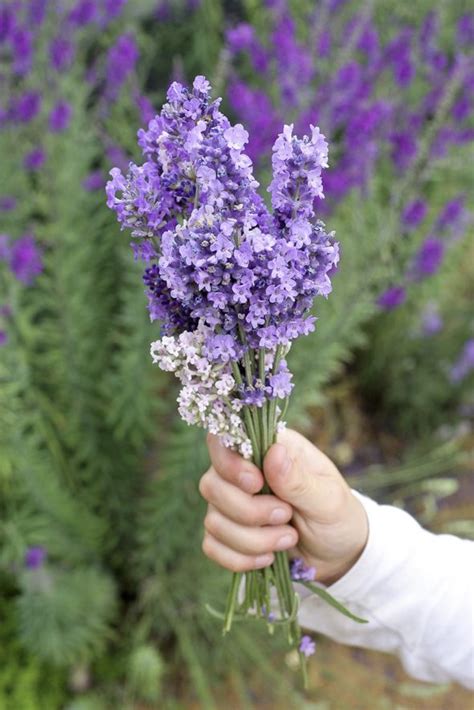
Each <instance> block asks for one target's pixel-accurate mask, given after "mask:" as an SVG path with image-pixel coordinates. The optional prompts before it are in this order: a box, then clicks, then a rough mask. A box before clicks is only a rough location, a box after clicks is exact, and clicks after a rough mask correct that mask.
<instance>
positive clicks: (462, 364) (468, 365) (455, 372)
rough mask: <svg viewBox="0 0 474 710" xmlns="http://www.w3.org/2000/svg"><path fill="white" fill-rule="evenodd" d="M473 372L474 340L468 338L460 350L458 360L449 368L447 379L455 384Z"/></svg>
mask: <svg viewBox="0 0 474 710" xmlns="http://www.w3.org/2000/svg"><path fill="white" fill-rule="evenodd" d="M473 370H474V338H470V339H469V340H468V341H467V342H466V343H465V344H464V347H463V349H462V352H461V354H460V355H459V358H458V359H457V360H456V362H455V363H454V365H453V366H452V367H451V370H450V372H449V378H450V380H451V382H454V383H455V384H457V383H458V382H461V381H462V380H464V378H465V377H467V376H468V375H469V373H470V372H472V371H473Z"/></svg>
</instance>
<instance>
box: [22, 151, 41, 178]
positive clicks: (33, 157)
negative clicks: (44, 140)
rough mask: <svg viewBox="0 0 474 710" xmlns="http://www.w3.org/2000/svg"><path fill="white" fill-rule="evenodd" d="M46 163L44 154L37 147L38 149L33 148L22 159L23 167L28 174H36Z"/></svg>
mask: <svg viewBox="0 0 474 710" xmlns="http://www.w3.org/2000/svg"><path fill="white" fill-rule="evenodd" d="M45 161H46V153H45V151H44V150H43V148H41V146H39V147H38V148H33V150H30V152H29V153H27V154H26V155H25V157H24V158H23V167H24V168H25V170H28V171H29V172H36V171H37V170H40V169H41V168H42V167H43V165H44V163H45Z"/></svg>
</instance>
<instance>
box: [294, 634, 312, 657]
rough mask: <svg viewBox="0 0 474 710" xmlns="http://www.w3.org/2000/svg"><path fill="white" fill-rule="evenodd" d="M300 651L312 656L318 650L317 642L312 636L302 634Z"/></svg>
mask: <svg viewBox="0 0 474 710" xmlns="http://www.w3.org/2000/svg"><path fill="white" fill-rule="evenodd" d="M298 650H299V652H300V653H303V654H304V655H305V656H306V657H308V656H312V655H313V654H314V653H315V651H316V644H315V642H314V641H313V639H312V638H311V636H302V637H301V641H300V645H299V649H298Z"/></svg>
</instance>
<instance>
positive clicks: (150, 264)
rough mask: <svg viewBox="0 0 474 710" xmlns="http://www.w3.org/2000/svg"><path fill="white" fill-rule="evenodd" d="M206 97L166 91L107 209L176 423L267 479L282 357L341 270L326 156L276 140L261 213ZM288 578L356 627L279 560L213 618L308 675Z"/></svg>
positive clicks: (238, 145) (318, 149) (236, 579)
mask: <svg viewBox="0 0 474 710" xmlns="http://www.w3.org/2000/svg"><path fill="white" fill-rule="evenodd" d="M210 93H211V87H210V84H209V82H208V81H207V80H206V79H205V78H204V77H203V76H198V77H196V78H195V80H194V83H193V87H192V90H188V89H187V88H185V87H183V86H181V85H180V84H179V83H176V82H174V83H173V84H171V86H170V88H169V90H168V94H167V99H168V103H166V104H165V105H164V106H163V108H162V111H161V113H160V114H159V115H158V116H156V117H155V118H154V119H153V120H152V121H150V123H149V125H148V129H147V130H140V131H139V132H138V143H139V146H140V148H141V149H142V152H143V155H144V158H145V162H144V163H143V165H140V166H138V165H134V164H133V163H131V164H130V166H129V170H128V173H127V175H126V176H125V175H123V174H122V173H121V171H120V170H119V169H118V168H114V169H113V170H111V173H110V174H111V176H112V179H111V180H110V181H109V183H108V184H107V189H106V191H107V198H108V199H107V204H108V206H109V207H110V208H111V209H113V210H114V211H115V212H116V214H117V218H118V221H119V222H120V224H121V227H122V229H125V228H128V229H130V230H131V232H132V237H133V242H132V247H133V250H134V253H135V257H136V258H141V259H142V260H143V261H145V262H146V264H147V267H146V269H145V272H144V276H143V279H144V282H145V285H146V293H147V296H148V308H149V311H150V316H151V319H152V320H153V321H155V320H158V321H160V323H161V331H162V337H161V339H160V340H157V341H156V342H154V343H152V344H151V355H152V357H153V361H154V362H156V363H158V365H159V366H160V368H161V369H163V370H166V371H169V372H174V373H175V375H176V377H177V378H178V379H179V381H180V383H181V385H182V387H181V390H180V393H179V397H178V405H179V412H180V414H181V416H182V418H183V419H184V420H185V421H186V422H187V423H188V424H197V425H199V426H202V427H203V428H205V429H207V430H208V431H209V432H211V433H213V434H216V435H218V436H219V437H220V440H221V442H222V443H223V444H224V445H225V446H227V447H230V448H232V449H235V450H237V451H239V452H240V453H241V454H242V455H243V456H244V457H246V458H249V459H250V458H251V459H252V460H253V461H254V462H255V463H256V465H257V466H258V467H259V468H262V462H263V458H264V456H265V453H266V451H267V450H268V448H269V447H270V446H271V445H272V443H274V442H275V440H276V436H277V432H278V431H279V429H280V428H281V427H283V426H284V421H283V420H284V415H285V410H286V407H287V404H288V398H289V396H290V394H291V391H292V388H293V383H292V381H291V380H292V375H291V373H290V371H289V369H288V366H287V362H286V359H285V358H286V355H287V353H288V351H289V349H290V347H291V343H292V341H293V340H295V339H296V338H298V337H300V336H302V335H306V334H308V333H309V332H311V331H312V330H313V329H314V324H315V318H314V316H312V315H311V313H310V309H311V307H312V305H313V301H314V298H315V297H316V296H319V295H322V296H328V295H329V293H330V292H331V280H330V275H331V273H332V272H333V271H334V269H335V267H336V265H337V263H338V259H339V249H338V244H337V242H335V240H334V235H333V234H332V233H329V234H328V233H327V232H326V228H325V226H324V224H323V223H322V222H321V221H319V220H317V219H316V217H315V213H314V206H313V205H314V200H315V198H316V197H322V196H323V188H322V182H321V171H322V169H323V168H325V167H327V164H328V163H327V158H328V145H327V142H326V140H325V138H324V136H323V135H322V134H321V133H320V131H319V129H318V128H316V127H312V128H311V136H310V137H307V136H305V137H303V138H302V139H299V138H297V137H296V136H294V135H293V128H292V126H285V127H284V129H283V132H282V133H281V134H280V135H279V136H278V138H277V140H276V142H275V145H274V146H273V159H272V166H273V179H272V182H271V184H270V187H269V188H268V189H269V192H270V193H271V201H272V207H273V212H270V211H269V209H268V208H267V206H266V205H265V202H264V201H263V199H262V197H261V196H260V195H259V193H258V192H257V188H258V183H257V181H256V180H255V178H254V176H253V172H252V162H251V160H250V158H249V157H248V156H247V155H246V154H245V153H244V152H243V149H244V146H245V144H246V143H247V141H248V133H247V131H246V130H245V129H244V128H243V126H242V125H240V124H237V125H236V126H232V125H231V124H230V122H229V120H228V119H227V118H226V116H225V115H224V114H223V113H222V112H221V111H220V110H219V105H220V99H217V100H215V101H212V100H211V98H210ZM268 490H269V489H268V487H266V488H265V489H264V491H263V492H268ZM292 570H293V574H292ZM295 579H298V580H299V581H300V582H301V583H303V584H305V585H307V586H310V587H311V589H312V590H313V591H314V592H315V593H317V594H319V595H320V596H321V597H323V598H324V599H326V601H328V603H330V604H331V605H332V606H335V607H336V608H338V609H339V611H341V613H344V614H346V615H348V616H350V617H351V618H353V619H355V620H356V621H362V620H361V619H358V618H357V617H355V616H353V615H352V614H351V613H350V612H349V611H348V610H347V609H345V608H344V607H343V606H342V605H340V604H339V603H338V602H337V601H336V600H335V599H333V598H332V597H331V596H330V595H329V594H328V593H327V592H326V590H325V589H324V588H323V587H322V586H320V585H315V584H313V583H312V580H314V570H311V569H307V568H304V565H302V562H301V561H299V562H298V563H297V564H295V563H293V564H292V565H291V568H290V565H289V561H288V557H287V553H286V552H277V553H276V554H275V561H274V563H273V564H272V565H271V567H267V568H265V569H262V570H255V571H251V572H247V573H245V575H244V574H241V573H234V575H233V579H232V584H231V587H230V591H229V595H228V600H227V606H226V609H225V612H224V613H223V614H222V618H223V619H224V633H225V632H227V631H229V630H230V628H231V625H232V622H233V619H237V618H243V617H244V618H245V617H248V616H250V615H253V616H256V617H258V618H261V619H263V620H264V621H265V623H267V624H268V627H269V629H270V631H273V628H274V626H275V625H277V624H280V625H283V626H284V627H285V628H286V631H287V634H288V640H289V643H290V645H291V646H292V647H293V648H296V649H298V651H299V654H300V659H301V664H302V667H303V671H305V660H306V656H307V655H309V654H310V653H311V652H312V651H313V649H314V644H313V643H312V641H311V639H309V637H307V636H302V635H301V631H300V628H299V625H298V621H297V611H298V596H297V594H296V593H295V591H294V589H293V586H292V581H293V580H295ZM239 590H241V592H240V594H239ZM272 604H273V606H272ZM271 608H272V609H273V610H272V611H270V609H271Z"/></svg>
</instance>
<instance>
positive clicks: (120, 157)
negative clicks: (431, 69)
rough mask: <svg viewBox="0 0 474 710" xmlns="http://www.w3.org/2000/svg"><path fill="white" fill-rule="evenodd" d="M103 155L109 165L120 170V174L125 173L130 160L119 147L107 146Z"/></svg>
mask: <svg viewBox="0 0 474 710" xmlns="http://www.w3.org/2000/svg"><path fill="white" fill-rule="evenodd" d="M105 154H106V156H107V159H108V160H109V162H110V164H111V165H114V166H115V167H117V168H120V170H121V171H122V172H127V170H128V166H129V164H130V158H129V157H128V155H127V154H126V153H124V151H123V150H122V148H121V147H120V146H119V145H114V144H112V145H109V146H108V147H107V148H106V149H105Z"/></svg>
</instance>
